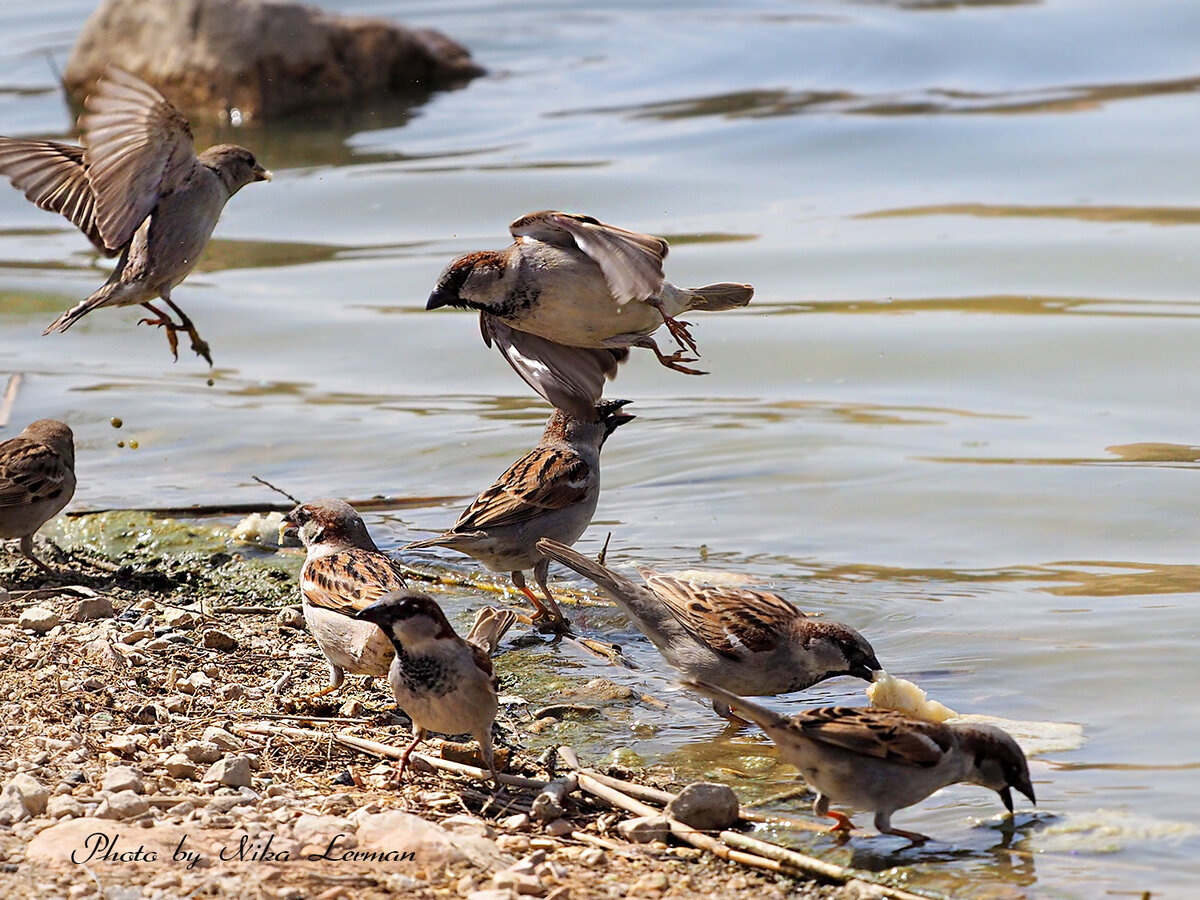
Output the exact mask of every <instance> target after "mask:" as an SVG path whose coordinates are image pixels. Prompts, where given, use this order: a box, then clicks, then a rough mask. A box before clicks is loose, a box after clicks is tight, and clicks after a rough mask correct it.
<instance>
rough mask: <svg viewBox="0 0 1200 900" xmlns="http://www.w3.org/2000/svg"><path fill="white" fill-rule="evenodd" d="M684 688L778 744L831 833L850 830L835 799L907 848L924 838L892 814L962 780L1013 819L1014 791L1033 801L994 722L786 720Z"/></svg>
mask: <svg viewBox="0 0 1200 900" xmlns="http://www.w3.org/2000/svg"><path fill="white" fill-rule="evenodd" d="M681 683H682V684H683V686H684V687H688V688H691V689H693V690H696V691H699V692H700V693H702V694H706V695H708V696H709V697H711V698H712V699H713V700H720V701H721V702H723V703H727V704H729V705H731V706H733V707H735V708H736V709H737V711H738V713H739V714H740V715H743V716H745V717H746V718H748V719H750V721H752V722H754V723H755V724H756V725H758V726H759V727H760V728H762V730H763V731H765V732H766V733H767V736H768V737H770V738H771V740H773V741H774V742H775V744H776V746H778V747H779V752H780V755H781V756H783V758H784V759H786V760H787V761H788V762H789V763H791V764H792V765H794V766H796V767H797V768H798V769H799V770H800V774H802V775H803V776H804V780H805V781H807V782H808V784H809V786H811V787H812V788H813V789H814V790H815V791H816V792H817V799H816V802H815V803H814V804H813V812H814V813H815V814H816V815H818V816H828V817H830V818H832V819H834V820H836V824H834V825H833V826H832V827H831V828H830V830H831V831H849V830H850V829H851V828H853V827H854V823H853V822H851V821H850V818H849V816H847V815H845V814H843V813H840V812H835V811H833V810H830V809H829V802H830V801H831V800H832V801H835V802H837V803H839V804H843V805H845V806H848V807H851V808H852V809H864V810H873V811H874V813H875V828H876V830H877V831H879V832H880V833H882V834H896V835H900V836H901V837H905V838H908V839H909V840H910V841H912V842H913V843H921V842H923V841H927V840H929V838H928V837H926V836H925V835H923V834H918V833H916V832H913V831H903V830H901V829H899V828H893V827H892V822H891V820H892V813H894V812H895V811H896V810H898V809H904V808H905V807H906V806H912V805H913V804H914V803H919V802H920V801H922V800H924V799H925V798H926V797H928V796H929V795H930V794H932V793H933V792H934V791H936V790H939V789H940V788H944V787H946V786H947V785H951V784H957V783H958V782H960V781H965V782H967V783H968V784H979V785H983V786H984V787H986V788H991V789H992V790H993V791H995V792H996V793H998V794H999V795H1000V799H1001V801H1003V803H1004V806H1005V807H1006V808H1007V809H1008V811H1009V813H1010V814H1011V813H1012V811H1013V801H1012V788H1016V789H1017V790H1018V791H1020V792H1021V793H1022V794H1024V795H1025V796H1026V797H1028V798H1029V802H1030V803H1036V802H1037V801H1036V800H1035V799H1034V795H1033V784H1032V783H1031V782H1030V780H1029V765H1028V763H1027V762H1026V760H1025V754H1024V753H1022V752H1021V748H1020V747H1018V746H1017V742H1016V741H1014V740H1013V739H1012V737H1011V736H1010V735H1009V734H1008V733H1007V732H1006V731H1004V730H1003V729H1001V728H997V727H996V726H994V725H975V724H968V723H965V722H963V723H956V722H930V721H927V720H925V719H918V718H915V717H913V716H907V715H905V714H903V713H898V712H895V711H893V710H888V709H871V708H863V707H851V706H833V707H827V708H825V709H810V710H806V711H804V712H801V713H798V714H797V715H794V716H792V717H791V718H790V719H789V718H787V717H786V716H782V715H780V714H779V713H776V712H773V711H772V710H769V709H767V708H766V707H765V706H760V705H759V704H757V703H753V702H751V701H749V700H746V699H745V698H743V697H739V696H737V695H736V694H733V693H730V692H729V691H727V690H725V689H724V688H720V687H717V686H716V685H715V684H711V683H708V682H704V681H698V680H688V679H685V680H683V681H682V682H681Z"/></svg>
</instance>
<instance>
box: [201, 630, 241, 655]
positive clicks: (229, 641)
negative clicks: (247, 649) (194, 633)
mask: <svg viewBox="0 0 1200 900" xmlns="http://www.w3.org/2000/svg"><path fill="white" fill-rule="evenodd" d="M200 645H201V646H202V647H207V648H208V649H209V650H219V651H221V652H222V653H228V652H230V651H231V650H236V649H237V648H238V642H237V638H235V637H234V636H233V635H232V634H229V633H228V632H225V631H218V630H217V629H216V628H210V629H209V630H208V631H206V632H204V636H203V637H202V638H200Z"/></svg>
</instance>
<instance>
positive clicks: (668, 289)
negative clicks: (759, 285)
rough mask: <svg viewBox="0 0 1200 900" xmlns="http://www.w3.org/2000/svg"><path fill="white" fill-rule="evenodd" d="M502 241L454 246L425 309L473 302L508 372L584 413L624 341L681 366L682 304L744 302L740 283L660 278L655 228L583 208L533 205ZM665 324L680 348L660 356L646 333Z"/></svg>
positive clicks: (625, 347) (688, 345)
mask: <svg viewBox="0 0 1200 900" xmlns="http://www.w3.org/2000/svg"><path fill="white" fill-rule="evenodd" d="M509 232H510V233H511V234H512V236H513V241H514V243H513V244H511V245H510V246H508V247H506V248H505V249H503V250H482V251H477V252H474V253H468V254H466V255H465V256H460V257H459V258H458V259H456V260H454V261H453V262H451V263H450V265H449V266H447V267H446V269H445V271H443V272H442V274H441V277H439V278H438V283H437V287H436V288H435V289H434V291H433V293H432V294H430V295H429V301H428V303H427V304H426V307H425V308H426V309H437V308H438V307H440V306H456V307H460V308H469V309H477V310H479V312H480V317H479V323H480V328H481V329H482V331H483V340H484V343H486V344H487V345H488V346H489V347H490V346H491V345H492V344H493V343H495V344H496V346H497V347H498V349H499V350H500V353H501V354H502V355H503V356H504V358H505V359H506V360H508V362H509V364H510V365H511V366H512V367H513V369H515V370H516V372H517V374H518V375H520V376H521V378H523V379H524V380H525V382H526V383H527V384H528V385H529V386H530V387H532V388H533V389H534V390H535V391H537V392H538V393H539V394H540V395H541V396H543V397H544V398H546V399H547V400H549V401H550V402H551V403H552V404H553V405H554V406H556V407H558V408H559V409H562V410H564V411H566V412H568V413H570V414H571V415H573V416H575V417H576V418H587V417H588V416H590V415H591V411H592V409H593V408H594V407H595V406H596V404H597V402H598V401H599V400H600V397H601V395H602V393H603V390H604V380H605V378H606V377H607V378H612V377H613V376H615V375H616V371H617V363H619V362H622V361H624V360H625V358H626V357H627V356H628V354H629V348H630V347H646V348H649V349H650V350H653V351H654V353H655V355H656V356H657V357H658V360H659V362H661V363H662V364H663V365H664V366H667V367H668V368H671V369H675V370H676V371H678V372H685V373H687V374H689V375H702V374H704V373H703V372H700V371H698V370H696V369H691V368H688V367H687V366H686V365H685V363H693V362H695V361H696V360H695V358H692V357H688V356H685V355H684V351H685V350H688V351H691V352H692V353H695V352H696V342H695V341H694V340H693V339H692V336H691V333H690V332H689V331H688V328H689V324H688V323H687V322H681V321H679V320H678V319H676V318H675V316H678V315H681V314H682V313H685V312H687V311H689V310H693V309H698V310H723V309H734V308H736V307H739V306H745V305H746V304H747V303H749V302H750V298H751V297H752V296H754V288H753V287H751V286H750V285H748V284H736V283H720V284H710V285H706V286H704V287H699V288H691V289H688V288H679V287H676V286H675V285H673V284H670V283H669V282H667V281H665V280H664V278H663V258H664V257H665V256H666V255H667V250H668V244H667V242H666V241H665V240H663V239H662V238H657V237H653V236H652V235H648V234H639V233H638V232H636V231H628V230H627V229H624V228H617V227H616V226H614V225H606V224H604V223H603V222H600V221H597V220H596V219H593V218H592V217H591V216H581V215H573V214H570V213H563V212H553V211H544V212H535V213H530V214H528V215H525V216H521V218H519V219H517V220H516V221H514V222H513V223H512V224H511V225H510V226H509ZM663 324H666V326H667V328H668V329H669V330H670V332H671V335H672V336H673V337H674V338H675V340H676V341H677V342H678V343H679V345H680V347H681V348H683V349H680V350H678V351H676V352H675V353H673V354H671V355H670V356H665V355H664V354H663V353H662V351H661V350H659V348H658V344H656V343H655V341H654V339H653V338H652V337H651V335H652V334H653V333H654V332H655V331H656V330H657V329H658V327H659V326H660V325H663Z"/></svg>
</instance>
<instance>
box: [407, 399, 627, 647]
mask: <svg viewBox="0 0 1200 900" xmlns="http://www.w3.org/2000/svg"><path fill="white" fill-rule="evenodd" d="M628 402H629V401H628V400H602V401H601V402H600V403H599V404H597V405H596V407H595V409H594V410H593V415H592V418H594V419H595V420H596V421H584V420H580V419H577V418H573V417H572V416H569V415H567V414H566V413H565V412H563V411H562V410H555V411H554V413H553V414H552V415H551V416H550V420H549V421H548V422H547V423H546V429H545V431H544V432H543V433H542V438H541V440H539V441H538V443H537V446H536V447H534V448H533V449H532V450H530V451H529V452H528V453H526V454H525V455H524V456H522V457H521V458H520V459H518V460H517V461H516V462H515V463H513V464H512V465H511V466H510V467H509V468H508V470H507V471H506V472H505V473H504V474H503V475H501V476H500V477H499V478H498V479H496V482H495V483H494V484H493V485H492V486H491V487H489V488H488V489H487V490H485V491H484V492H483V493H482V494H480V495H479V496H478V497H476V498H475V500H474V502H472V503H471V505H470V506H468V507H467V508H466V509H465V510H464V511H463V513H462V515H461V516H459V517H458V521H457V522H455V523H454V527H453V528H451V529H450V530H449V531H446V532H444V533H443V534H440V535H438V536H437V537H433V538H428V539H427V540H423V541H414V542H413V543H411V544H408V545H406V546H404V547H402V548H401V549H403V550H416V549H421V548H425V547H449V548H450V549H452V550H457V551H459V552H460V553H465V554H467V555H468V556H471V557H474V558H475V559H477V560H478V561H479V562H481V563H483V565H485V566H486V567H487V568H489V569H491V570H492V571H493V572H508V573H510V577H511V578H512V582H513V584H514V585H516V587H517V590H519V591H520V592H521V593H523V594H524V595H525V596H526V597H527V598H528V599H529V602H530V603H532V604H533V606H534V609H535V610H536V614H535V616H534V620H535V621H537V620H545V621H546V627H547V628H548V629H549V630H554V631H558V632H560V633H564V632H566V631H567V620H566V618H565V617H564V616H563V614H562V610H561V609H559V607H558V603H557V602H556V601H555V599H554V596H553V595H552V594H551V593H550V588H549V587H547V585H546V578H547V576H548V574H549V572H550V560H549V558H548V557H547V556H546V555H545V554H543V553H542V552H541V551H540V550H539V549H538V547H537V543H538V541H539V540H541V539H542V538H553V539H554V540H556V541H558V542H559V543H561V544H568V545H569V544H573V543H575V541H577V540H578V539H579V536H580V535H581V534H583V532H584V530H585V529H586V528H587V527H588V525H589V524H591V521H592V514H593V513H594V512H595V511H596V501H597V500H598V499H599V497H600V448H601V447H603V446H604V442H605V440H607V438H608V436H609V435H610V434H612V433H613V431H614V430H616V429H617V428H619V427H620V426H621V425H624V424H625V423H626V422H629V421H631V420H632V419H633V418H634V416H632V415H630V414H628V413H623V412H621V411H620V410H621V407H623V406H625V404H627V403H628ZM529 568H532V569H533V577H534V580H536V581H537V585H538V587H539V588H541V591H542V597H541V598H539V597H538V596H537V595H536V594H534V593H533V591H531V590H530V589H529V587H528V586H527V585H526V584H525V575H524V570H525V569H529Z"/></svg>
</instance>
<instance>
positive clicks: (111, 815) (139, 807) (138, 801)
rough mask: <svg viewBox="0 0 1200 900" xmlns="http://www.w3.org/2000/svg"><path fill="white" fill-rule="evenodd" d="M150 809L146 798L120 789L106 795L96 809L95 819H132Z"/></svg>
mask: <svg viewBox="0 0 1200 900" xmlns="http://www.w3.org/2000/svg"><path fill="white" fill-rule="evenodd" d="M149 811H150V804H149V803H148V802H147V801H146V798H145V797H143V796H141V795H140V794H135V793H134V792H133V791H121V792H120V793H118V794H113V795H112V796H111V797H107V798H105V799H104V801H103V802H101V804H100V808H99V809H97V810H96V818H97V819H132V818H135V817H137V816H142V815H145V814H146V813H148V812H149Z"/></svg>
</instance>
